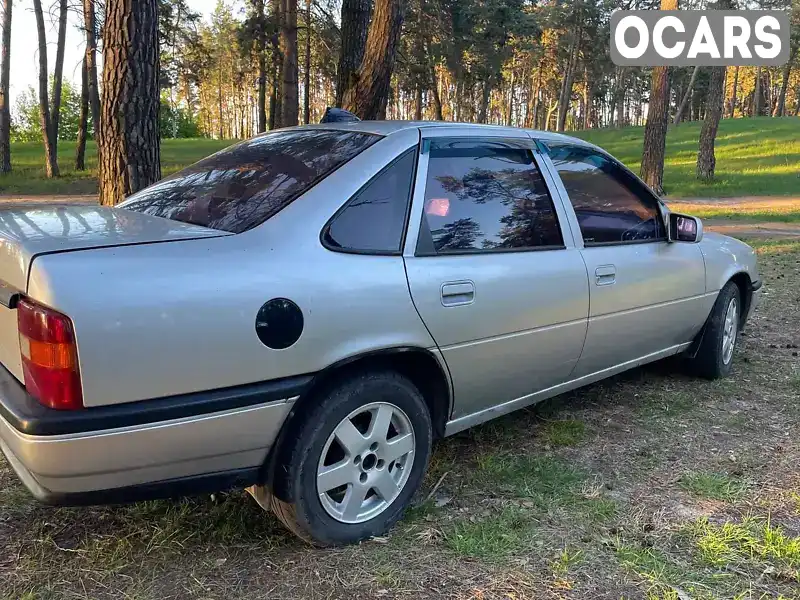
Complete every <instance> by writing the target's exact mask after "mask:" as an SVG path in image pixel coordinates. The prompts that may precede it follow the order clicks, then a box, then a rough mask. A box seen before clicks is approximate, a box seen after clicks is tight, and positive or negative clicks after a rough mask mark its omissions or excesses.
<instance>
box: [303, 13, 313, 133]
mask: <svg viewBox="0 0 800 600" xmlns="http://www.w3.org/2000/svg"><path fill="white" fill-rule="evenodd" d="M304 66H305V69H304V71H305V72H304V81H303V86H304V89H305V92H304V94H303V123H305V124H306V125H308V124H309V122H310V121H311V0H306V63H305V65H304Z"/></svg>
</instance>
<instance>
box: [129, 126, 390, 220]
mask: <svg viewBox="0 0 800 600" xmlns="http://www.w3.org/2000/svg"><path fill="white" fill-rule="evenodd" d="M379 139H380V136H376V135H372V134H367V133H355V132H349V131H332V130H324V129H321V130H313V129H312V130H294V131H278V132H275V133H269V134H267V135H263V136H259V137H257V138H254V139H252V140H248V141H246V142H242V143H240V144H236V145H235V146H231V147H230V148H227V149H225V150H222V151H221V152H217V153H216V154H214V155H212V156H209V157H208V158H206V159H204V160H201V161H200V162H198V163H196V164H194V165H192V166H190V167H187V168H186V169H184V170H182V171H180V172H178V173H176V174H175V175H172V176H171V177H168V178H166V179H164V180H162V181H159V182H158V183H156V184H154V185H152V186H150V187H148V188H146V189H144V190H142V191H141V192H138V193H137V194H134V195H133V196H131V197H130V198H128V199H127V200H126V201H125V202H123V203H121V204H120V205H119V207H120V208H125V209H127V210H133V211H136V212H142V213H146V214H148V215H153V216H156V217H164V218H166V219H172V220H174V221H183V222H184V223H193V224H195V225H202V226H204V227H211V228H212V229H221V230H223V231H230V232H232V233H242V232H243V231H247V230H248V229H252V228H253V227H255V226H256V225H259V224H261V223H263V222H264V221H266V220H267V219H269V218H270V217H271V216H273V215H274V214H276V213H277V212H278V211H280V210H281V209H283V208H284V207H285V206H287V205H288V204H290V203H291V202H292V201H293V200H294V199H295V198H297V197H298V196H299V195H300V194H302V193H304V192H305V191H307V190H308V189H310V188H311V187H312V186H313V185H314V184H316V183H317V182H318V181H319V180H321V179H322V178H324V177H326V176H327V175H328V174H330V173H331V172H332V171H334V170H335V169H337V168H339V167H340V166H342V165H343V164H344V163H346V162H347V161H349V160H351V159H352V158H353V157H354V156H356V155H357V154H358V153H360V152H362V151H363V150H365V149H366V148H368V147H369V146H371V145H372V144H374V143H375V142H376V141H378V140H379Z"/></svg>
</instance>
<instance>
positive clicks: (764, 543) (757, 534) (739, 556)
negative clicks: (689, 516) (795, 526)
mask: <svg viewBox="0 0 800 600" xmlns="http://www.w3.org/2000/svg"><path fill="white" fill-rule="evenodd" d="M688 532H689V534H690V535H691V536H692V538H693V539H694V543H695V546H696V548H697V550H698V552H699V555H700V559H701V560H702V561H703V562H705V563H707V564H709V565H712V566H715V567H721V566H725V565H731V564H740V563H745V564H749V563H764V565H763V566H764V569H765V570H766V568H767V567H772V568H771V569H769V571H770V572H775V573H778V574H779V575H780V576H783V577H787V578H789V579H790V580H794V581H797V583H800V570H799V569H800V537H793V536H791V535H787V534H786V532H785V531H784V530H783V529H781V528H779V527H773V526H772V524H771V523H770V521H769V519H757V518H753V517H748V518H745V519H744V520H743V521H742V522H741V523H733V522H726V523H723V524H721V525H717V524H714V523H711V522H709V521H708V520H707V519H701V520H700V521H697V522H695V523H694V524H692V525H691V526H690V527H689V529H688Z"/></svg>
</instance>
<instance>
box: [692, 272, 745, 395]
mask: <svg viewBox="0 0 800 600" xmlns="http://www.w3.org/2000/svg"><path fill="white" fill-rule="evenodd" d="M730 307H733V310H735V314H734V315H733V318H732V320H731V321H727V320H726V318H727V316H728V315H729V309H730ZM741 311H742V298H741V293H740V291H739V286H737V285H736V284H735V283H733V282H732V281H729V282H728V283H727V284H725V287H723V288H722V290H720V293H719V296H717V300H716V302H715V303H714V307H713V308H712V309H711V314H710V315H709V317H708V320H707V321H706V325H705V328H704V332H703V333H702V340H701V342H700V347H699V348H698V350H697V354H696V355H695V356H694V358H693V359H692V360H691V363H690V364H691V368H692V370H693V371H694V373H695V374H696V375H699V376H700V377H705V378H706V379H720V378H722V377H727V376H728V375H729V374H730V372H731V370H732V368H733V355H734V350H735V349H736V344H737V343H738V341H739V327H740V323H741ZM731 328H732V329H731ZM731 335H733V340H732V342H731V343H730V347H729V345H728V343H727V342H728V340H730V337H731Z"/></svg>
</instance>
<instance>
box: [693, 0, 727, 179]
mask: <svg viewBox="0 0 800 600" xmlns="http://www.w3.org/2000/svg"><path fill="white" fill-rule="evenodd" d="M732 5H733V0H719V3H718V5H717V8H718V9H719V10H730V9H731V8H732ZM726 71H727V69H726V68H725V67H711V78H710V80H709V82H708V94H707V96H706V115H705V118H704V120H703V128H702V129H701V130H700V149H699V151H698V153H697V178H698V179H700V180H701V181H711V180H713V179H714V167H715V166H716V162H717V161H716V157H715V155H714V143H715V141H716V139H717V128H718V127H719V121H720V119H721V118H722V110H723V108H724V105H725V72H726Z"/></svg>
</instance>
